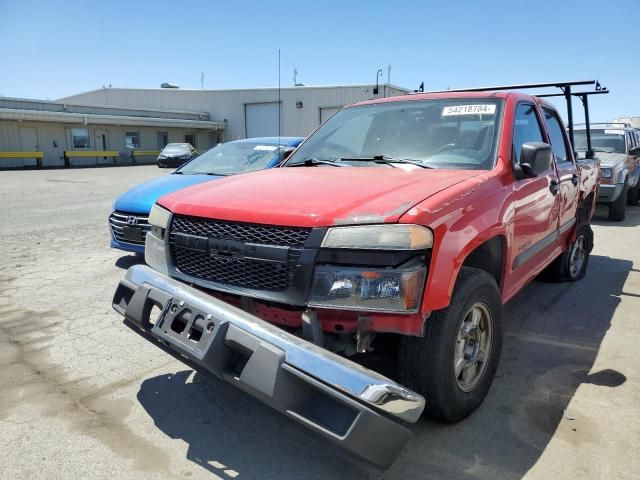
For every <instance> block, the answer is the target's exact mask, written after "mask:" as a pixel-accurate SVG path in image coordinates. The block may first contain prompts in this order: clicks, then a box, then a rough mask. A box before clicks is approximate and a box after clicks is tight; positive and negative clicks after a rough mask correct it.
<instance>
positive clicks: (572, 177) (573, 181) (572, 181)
mask: <svg viewBox="0 0 640 480" xmlns="http://www.w3.org/2000/svg"><path fill="white" fill-rule="evenodd" d="M578 180H579V178H578V175H576V174H575V173H574V174H573V175H571V183H573V184H574V185H578Z"/></svg>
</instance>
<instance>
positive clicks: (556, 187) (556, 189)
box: [549, 180, 560, 195]
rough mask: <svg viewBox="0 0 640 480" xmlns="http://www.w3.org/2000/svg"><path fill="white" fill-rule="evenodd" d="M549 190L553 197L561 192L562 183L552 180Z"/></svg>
mask: <svg viewBox="0 0 640 480" xmlns="http://www.w3.org/2000/svg"><path fill="white" fill-rule="evenodd" d="M549 190H550V191H551V193H552V194H553V195H556V194H557V193H558V192H559V191H560V183H559V182H558V181H557V180H551V181H550V182H549Z"/></svg>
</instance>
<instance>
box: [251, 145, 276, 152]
mask: <svg viewBox="0 0 640 480" xmlns="http://www.w3.org/2000/svg"><path fill="white" fill-rule="evenodd" d="M253 149H254V150H257V151H261V152H275V151H276V150H277V149H278V147H274V146H272V145H256V146H255V147H254V148H253Z"/></svg>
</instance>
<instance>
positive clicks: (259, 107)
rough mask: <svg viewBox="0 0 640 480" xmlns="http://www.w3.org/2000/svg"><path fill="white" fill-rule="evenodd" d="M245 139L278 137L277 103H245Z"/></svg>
mask: <svg viewBox="0 0 640 480" xmlns="http://www.w3.org/2000/svg"><path fill="white" fill-rule="evenodd" d="M244 115H245V116H244V118H245V127H246V132H247V138H252V137H277V136H278V103H277V102H272V103H247V104H246V105H245V106H244Z"/></svg>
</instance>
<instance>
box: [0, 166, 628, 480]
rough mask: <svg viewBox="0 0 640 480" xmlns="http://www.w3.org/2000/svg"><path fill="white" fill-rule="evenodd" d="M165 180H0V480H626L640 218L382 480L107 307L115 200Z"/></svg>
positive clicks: (542, 308) (515, 312)
mask: <svg viewBox="0 0 640 480" xmlns="http://www.w3.org/2000/svg"><path fill="white" fill-rule="evenodd" d="M165 173H166V170H165V171H160V170H158V169H157V168H156V167H155V166H136V167H120V168H91V169H78V170H49V171H46V170H45V171H35V170H33V171H6V172H2V173H1V174H0V201H1V203H0V205H1V206H2V213H1V214H0V245H1V253H2V255H1V256H0V478H2V479H23V478H29V479H31V478H47V479H57V478H60V479H63V478H64V479H75V478H132V479H133V478H163V479H164V478H190V479H205V478H206V479H212V478H221V479H232V478H247V479H254V478H255V479H299V478H317V479H327V478H354V479H365V478H375V479H381V478H385V479H413V478H426V479H464V478H474V479H475V478H479V479H496V478H505V479H511V478H522V477H524V478H531V479H533V478H536V479H549V478H588V479H599V478H608V479H614V478H616V479H617V478H620V479H623V478H629V479H631V478H637V472H638V471H639V468H640V462H639V461H638V460H637V455H635V454H634V453H633V452H635V451H636V450H637V449H638V447H639V446H640V416H639V415H638V405H639V404H640V366H639V365H638V363H637V361H636V359H637V355H638V345H640V333H639V331H638V325H639V314H638V312H640V270H639V269H638V265H640V248H639V246H640V243H639V240H638V239H639V238H640V207H632V208H630V209H629V211H628V214H627V219H626V221H624V222H622V223H612V222H609V221H608V220H607V219H606V214H605V213H606V212H605V211H604V210H599V211H598V213H597V215H596V218H595V219H594V231H595V238H596V240H595V241H596V246H595V249H594V251H593V253H592V256H591V261H590V265H589V271H588V274H587V277H586V278H585V279H584V280H582V281H580V282H578V283H574V284H549V283H544V282H541V281H536V282H534V283H533V284H531V285H530V286H528V287H527V288H526V289H525V290H524V291H523V292H521V293H520V294H519V296H518V297H517V298H516V299H515V300H513V301H512V302H511V303H510V304H509V305H508V306H507V310H506V317H505V335H506V336H505V344H504V349H503V354H502V360H501V365H500V368H499V370H498V374H497V378H496V380H495V382H494V384H493V387H492V389H491V391H490V393H489V395H488V397H487V399H486V400H485V402H484V404H483V406H482V407H481V408H480V410H479V411H478V412H476V413H475V414H474V415H472V416H471V417H470V418H468V419H467V420H465V421H463V422H462V423H459V424H457V425H441V424H436V423H433V422H429V421H421V422H420V423H418V424H417V425H416V426H415V427H414V432H415V435H414V437H413V439H412V440H411V441H410V443H409V445H408V446H407V447H406V448H405V450H404V451H403V453H402V454H401V456H400V457H399V458H398V459H397V461H396V462H395V464H394V465H393V466H392V468H391V469H390V470H388V471H387V472H377V471H373V470H370V469H367V468H365V467H364V466H362V465H358V464H356V463H354V462H352V461H350V460H349V459H348V458H345V457H343V456H341V455H340V454H339V452H336V451H335V450H330V449H328V448H327V447H326V445H325V444H323V443H322V442H319V441H318V440H316V438H315V437H312V436H311V435H310V434H309V433H307V432H306V431H304V430H302V429H301V428H299V427H298V426H296V425H294V424H293V423H292V422H291V421H290V420H288V419H286V418H284V417H282V416H280V415H279V414H277V413H276V412H274V411H272V410H270V409H269V408H268V407H265V406H263V405H262V404H260V403H259V402H257V401H256V400H254V399H252V398H250V397H249V396H247V395H245V394H244V393H242V392H240V391H239V390H236V389H235V388H233V387H232V386H231V385H229V384H227V383H223V382H220V381H217V380H214V379H210V378H208V377H204V376H202V375H199V374H194V373H193V372H192V371H191V370H189V369H188V368H186V367H185V366H184V365H183V364H181V363H180V362H178V361H176V360H174V359H172V358H171V357H169V356H167V355H166V354H164V353H163V352H161V351H160V350H159V349H156V348H155V347H153V346H152V345H150V344H148V343H147V342H145V341H144V340H143V339H141V338H140V337H138V336H137V335H134V334H132V333H131V332H130V331H129V329H127V328H125V327H124V326H123V325H122V321H121V317H120V316H119V315H117V314H116V313H115V312H113V311H112V309H111V297H112V294H113V291H114V288H115V286H116V284H117V282H118V280H119V279H120V278H121V277H122V275H123V273H124V271H125V270H126V268H128V267H129V266H131V265H133V264H135V263H137V262H139V261H140V259H139V257H136V256H134V255H129V254H126V253H124V252H120V251H117V250H112V249H111V248H109V230H108V226H107V216H108V214H109V213H110V208H111V202H112V200H113V199H114V198H115V196H116V194H118V193H120V192H122V191H124V190H126V189H128V188H129V187H131V186H133V185H134V184H136V183H138V182H140V181H142V180H145V179H147V178H151V177H153V176H156V175H161V174H165ZM380 441H384V439H381V440H380ZM630 452H631V453H630ZM634 458H635V459H636V460H634Z"/></svg>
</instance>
